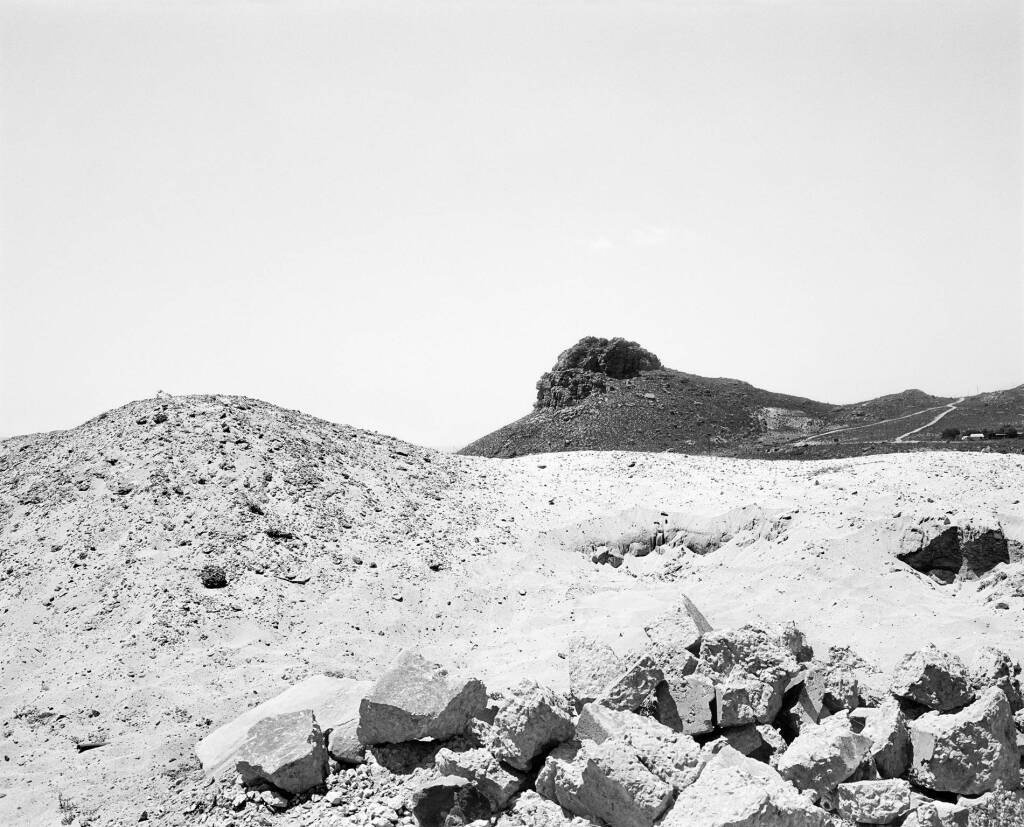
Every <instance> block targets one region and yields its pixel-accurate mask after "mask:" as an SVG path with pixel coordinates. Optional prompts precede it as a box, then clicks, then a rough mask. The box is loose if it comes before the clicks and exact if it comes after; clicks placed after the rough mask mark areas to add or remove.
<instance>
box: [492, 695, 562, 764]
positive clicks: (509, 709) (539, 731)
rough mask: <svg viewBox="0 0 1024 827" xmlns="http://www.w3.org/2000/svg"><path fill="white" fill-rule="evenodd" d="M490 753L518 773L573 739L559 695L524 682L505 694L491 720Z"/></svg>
mask: <svg viewBox="0 0 1024 827" xmlns="http://www.w3.org/2000/svg"><path fill="white" fill-rule="evenodd" d="M491 733H492V734H491V742H490V745H489V747H490V750H491V752H492V753H493V754H494V755H495V757H497V758H499V759H500V760H502V761H504V762H505V763H506V764H508V765H510V766H512V767H514V768H515V769H518V770H528V769H530V765H531V764H532V762H533V760H534V758H536V757H537V756H539V755H540V754H541V753H543V752H544V751H545V750H548V749H550V748H551V747H553V746H556V745H557V744H560V743H562V742H563V741H568V740H569V739H570V738H572V737H573V735H574V733H575V728H574V727H573V723H572V716H571V714H570V709H569V701H568V699H567V698H566V697H564V696H563V695H560V694H559V693H557V692H555V691H553V690H551V689H548V688H547V687H543V686H540V685H539V684H537V683H535V682H533V681H530V680H524V681H522V682H521V683H520V684H519V685H518V686H517V687H515V688H514V689H513V690H511V691H510V692H509V695H508V697H507V698H506V699H505V700H504V702H503V703H502V705H501V707H500V708H499V709H498V714H497V715H495V716H494V723H493V724H492V728H491Z"/></svg>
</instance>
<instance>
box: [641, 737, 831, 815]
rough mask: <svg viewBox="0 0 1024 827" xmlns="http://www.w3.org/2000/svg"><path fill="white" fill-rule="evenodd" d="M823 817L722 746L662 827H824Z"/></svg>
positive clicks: (766, 771)
mask: <svg viewBox="0 0 1024 827" xmlns="http://www.w3.org/2000/svg"><path fill="white" fill-rule="evenodd" d="M824 824H825V813H824V812H823V811H822V810H819V809H818V808H817V807H815V806H813V805H812V804H811V803H810V801H808V800H807V798H805V797H804V796H802V795H800V794H799V793H797V791H796V790H794V789H793V787H792V786H790V785H789V784H787V783H786V782H785V781H784V780H783V779H782V777H781V776H780V775H779V774H778V773H777V772H775V770H773V769H772V768H771V767H769V766H767V765H765V764H762V763H760V762H758V761H755V760H753V759H751V758H745V757H744V756H742V755H740V754H739V753H738V752H736V750H734V749H732V748H731V747H723V748H722V749H721V750H720V751H719V752H718V753H717V754H716V755H715V756H714V757H713V758H712V759H711V760H710V761H709V762H708V764H707V766H706V767H705V768H704V771H703V772H702V773H701V775H700V778H698V779H697V781H696V782H695V783H693V784H691V785H690V786H689V787H687V788H686V789H685V790H683V791H682V792H681V793H680V794H679V796H678V797H677V798H676V803H675V805H674V806H673V807H672V809H671V810H669V813H668V815H667V816H665V818H664V819H663V820H662V822H661V825H662V827H823V825H824Z"/></svg>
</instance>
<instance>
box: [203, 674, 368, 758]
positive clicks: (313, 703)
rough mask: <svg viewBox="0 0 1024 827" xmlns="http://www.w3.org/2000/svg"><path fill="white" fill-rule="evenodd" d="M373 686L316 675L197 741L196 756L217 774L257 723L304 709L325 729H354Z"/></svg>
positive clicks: (362, 682)
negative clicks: (362, 701) (309, 711)
mask: <svg viewBox="0 0 1024 827" xmlns="http://www.w3.org/2000/svg"><path fill="white" fill-rule="evenodd" d="M371 686H372V684H371V683H370V682H369V681H356V680H350V679H348V678H334V677H330V676H329V675H312V676H311V677H308V678H306V679H305V680H302V681H299V682H298V683H297V684H295V685H294V686H291V687H289V688H288V689H286V690H285V691H284V692H282V693H281V694H280V695H276V696H274V697H273V698H271V699H270V700H268V701H264V702H263V703H261V704H258V705H257V706H254V707H253V708H252V709H249V710H247V711H246V712H244V713H242V714H241V715H239V716H238V717H237V718H235V719H234V720H232V721H230V722H229V723H226V724H224V725H223V726H220V727H218V728H217V729H215V730H213V732H211V733H210V734H209V735H207V736H206V737H205V738H203V740H202V741H200V742H199V743H198V744H196V755H197V756H198V757H199V760H200V762H201V763H202V765H203V769H204V770H205V771H206V772H207V773H208V774H211V775H212V774H217V773H218V772H219V771H220V770H221V769H222V768H224V767H227V766H228V765H229V764H230V763H231V761H232V759H233V758H234V757H235V756H236V754H237V752H238V749H239V747H241V745H242V744H243V743H244V742H245V739H246V737H247V736H248V734H249V730H250V729H252V727H253V726H254V725H255V724H256V723H258V722H259V721H261V720H263V719H264V718H271V717H273V716H275V715H280V714H281V713H284V712H299V711H301V710H303V709H311V710H313V715H314V717H315V718H316V721H317V724H319V726H320V728H321V730H323V731H324V732H328V731H330V732H331V733H332V734H333V733H334V732H335V731H345V730H349V731H352V730H354V729H355V724H356V722H357V721H358V719H359V702H360V701H361V700H362V698H363V696H364V695H365V694H366V693H367V691H369V689H370V687H371Z"/></svg>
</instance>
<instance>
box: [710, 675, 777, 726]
mask: <svg viewBox="0 0 1024 827" xmlns="http://www.w3.org/2000/svg"><path fill="white" fill-rule="evenodd" d="M782 697H783V695H782V692H780V691H779V687H778V686H777V685H775V684H770V683H765V682H764V681H761V680H758V679H757V678H743V677H738V676H737V677H731V678H728V679H726V680H725V681H723V682H722V683H719V684H717V685H716V686H715V708H716V710H717V712H718V725H719V726H721V727H737V726H743V725H744V724H754V723H764V722H765V721H771V720H773V719H774V718H775V716H776V715H777V714H778V713H779V710H780V709H781V708H782Z"/></svg>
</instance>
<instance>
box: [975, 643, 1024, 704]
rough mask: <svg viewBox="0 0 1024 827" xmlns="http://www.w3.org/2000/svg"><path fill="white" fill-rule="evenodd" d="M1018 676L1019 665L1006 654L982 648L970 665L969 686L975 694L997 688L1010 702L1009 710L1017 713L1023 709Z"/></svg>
mask: <svg viewBox="0 0 1024 827" xmlns="http://www.w3.org/2000/svg"><path fill="white" fill-rule="evenodd" d="M1020 674H1021V668H1020V664H1019V663H1016V662H1014V660H1013V659H1012V658H1011V657H1010V656H1009V655H1008V654H1006V652H1003V651H1001V650H999V649H996V648H995V647H993V646H982V647H981V648H980V649H979V650H978V653H977V654H976V655H975V656H974V661H973V663H972V664H971V685H972V687H973V688H974V689H975V690H976V691H977V692H981V691H983V690H985V689H988V688H989V687H990V686H998V687H999V688H1000V689H1002V690H1003V694H1005V695H1006V699H1007V700H1008V701H1009V702H1010V709H1011V710H1012V711H1013V712H1018V711H1020V710H1021V709H1024V697H1022V694H1021V684H1020Z"/></svg>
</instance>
